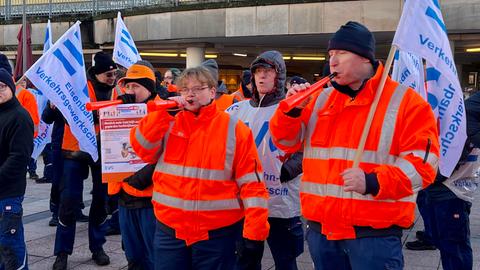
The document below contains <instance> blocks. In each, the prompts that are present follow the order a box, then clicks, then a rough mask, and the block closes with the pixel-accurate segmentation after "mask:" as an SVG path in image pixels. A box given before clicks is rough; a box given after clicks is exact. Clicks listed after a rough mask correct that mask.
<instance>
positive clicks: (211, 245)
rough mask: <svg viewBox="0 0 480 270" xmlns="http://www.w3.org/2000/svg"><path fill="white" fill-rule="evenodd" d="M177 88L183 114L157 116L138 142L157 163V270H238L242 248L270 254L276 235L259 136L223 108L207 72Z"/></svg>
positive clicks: (144, 124)
mask: <svg viewBox="0 0 480 270" xmlns="http://www.w3.org/2000/svg"><path fill="white" fill-rule="evenodd" d="M177 85H178V86H179V93H180V94H181V96H179V97H172V98H171V99H173V100H175V101H176V102H177V103H178V106H179V107H180V108H181V109H183V111H181V112H180V113H178V114H177V115H176V116H175V117H172V116H170V115H169V114H168V113H167V112H166V111H165V110H160V111H156V112H153V113H150V114H148V115H147V116H146V117H145V118H144V119H142V120H141V121H140V123H139V125H138V127H136V128H133V129H132V131H131V137H130V138H131V144H132V147H133V149H134V150H135V152H136V153H137V155H138V156H139V157H141V158H142V159H143V160H144V161H145V162H148V163H150V164H155V163H156V167H155V171H154V174H153V183H154V186H153V200H152V201H153V206H154V212H155V216H156V218H157V225H156V231H155V237H154V250H155V269H157V270H163V269H213V268H215V269H233V266H234V264H235V250H236V244H239V245H240V246H242V247H243V249H242V252H241V253H242V254H241V255H243V256H241V257H240V259H243V260H248V259H249V258H251V257H252V253H253V254H256V253H259V252H261V253H263V241H264V240H265V239H266V238H267V235H268V231H269V225H268V222H267V217H268V210H267V200H268V195H267V192H266V189H265V184H264V183H263V181H262V180H261V178H260V176H261V175H262V172H261V164H260V161H259V158H258V154H257V151H256V148H255V143H254V141H253V136H252V133H251V131H250V130H249V129H248V127H247V126H245V125H244V124H243V123H242V122H240V121H238V120H236V119H234V118H232V117H230V116H229V115H228V114H227V113H225V112H222V111H219V110H218V109H217V107H216V104H215V101H214V98H215V90H216V89H215V87H216V85H217V84H216V82H215V81H214V79H213V78H212V76H211V75H210V73H209V72H208V71H207V70H206V69H205V68H203V67H196V68H190V69H187V70H185V71H184V72H183V73H182V75H181V76H180V78H179V79H178V84H177ZM242 228H243V239H242V238H241V231H242ZM238 240H240V241H239V242H238V243H236V242H237V241H238Z"/></svg>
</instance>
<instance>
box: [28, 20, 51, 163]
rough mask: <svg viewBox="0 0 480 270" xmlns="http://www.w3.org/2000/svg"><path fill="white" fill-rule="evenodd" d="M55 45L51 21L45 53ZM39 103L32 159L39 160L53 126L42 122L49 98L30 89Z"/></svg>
mask: <svg viewBox="0 0 480 270" xmlns="http://www.w3.org/2000/svg"><path fill="white" fill-rule="evenodd" d="M52 45H53V42H52V26H51V24H50V20H48V23H47V29H46V30H45V42H44V43H43V53H46V52H47V51H48V49H50V48H51V47H52ZM28 90H29V91H30V92H31V93H32V94H33V95H34V96H35V100H36V101H37V107H38V115H39V116H40V124H39V125H38V136H37V137H36V138H34V139H33V152H32V158H33V159H37V158H38V156H40V154H41V153H42V151H43V149H44V148H45V145H47V144H48V143H50V142H51V141H52V129H53V125H49V124H47V123H45V122H43V121H42V119H41V116H42V113H43V110H44V109H45V106H46V105H47V98H46V97H45V95H43V93H42V92H41V91H40V90H35V89H28Z"/></svg>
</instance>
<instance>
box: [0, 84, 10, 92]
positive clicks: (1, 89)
mask: <svg viewBox="0 0 480 270" xmlns="http://www.w3.org/2000/svg"><path fill="white" fill-rule="evenodd" d="M7 89H10V88H9V87H8V85H6V84H3V83H0V92H5V91H7Z"/></svg>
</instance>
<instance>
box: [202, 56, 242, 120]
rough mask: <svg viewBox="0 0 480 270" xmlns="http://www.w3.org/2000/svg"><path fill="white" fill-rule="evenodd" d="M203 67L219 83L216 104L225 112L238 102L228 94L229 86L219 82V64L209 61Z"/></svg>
mask: <svg viewBox="0 0 480 270" xmlns="http://www.w3.org/2000/svg"><path fill="white" fill-rule="evenodd" d="M201 66H202V67H204V68H206V69H207V70H208V71H209V72H210V74H211V75H212V77H213V79H214V80H215V81H216V82H217V86H216V89H217V92H216V93H215V104H217V108H218V109H219V110H220V111H225V110H226V109H227V108H228V107H230V105H232V104H233V103H235V102H237V101H238V100H237V99H235V97H234V96H232V95H229V94H228V90H227V86H226V85H225V84H224V83H223V81H219V80H218V64H217V61H215V60H213V59H208V60H206V61H204V62H203V63H202V64H201Z"/></svg>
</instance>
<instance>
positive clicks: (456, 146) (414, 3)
mask: <svg viewBox="0 0 480 270" xmlns="http://www.w3.org/2000/svg"><path fill="white" fill-rule="evenodd" d="M393 44H394V45H396V46H398V48H399V49H400V50H403V51H406V52H410V53H413V54H415V55H418V56H419V57H422V58H424V59H425V60H426V61H427V71H426V77H427V90H428V93H429V96H428V100H429V103H430V104H431V105H432V108H433V109H434V112H435V114H436V116H437V117H438V120H439V122H440V138H439V140H440V147H441V149H440V173H441V174H442V175H444V176H447V177H449V176H450V175H451V174H452V172H453V170H454V168H455V166H456V164H457V162H458V160H459V158H460V155H461V153H462V150H463V146H464V144H465V140H466V138H467V134H466V119H465V106H464V103H463V93H462V89H461V86H460V82H459V80H458V74H457V68H456V66H455V62H454V60H453V56H452V50H451V48H450V43H449V40H448V36H447V29H446V27H445V23H444V20H443V16H442V12H441V10H440V4H439V1H438V0H422V1H418V0H407V1H405V5H404V7H403V12H402V16H401V18H400V22H399V24H398V28H397V32H396V33H395V37H394V39H393Z"/></svg>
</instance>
